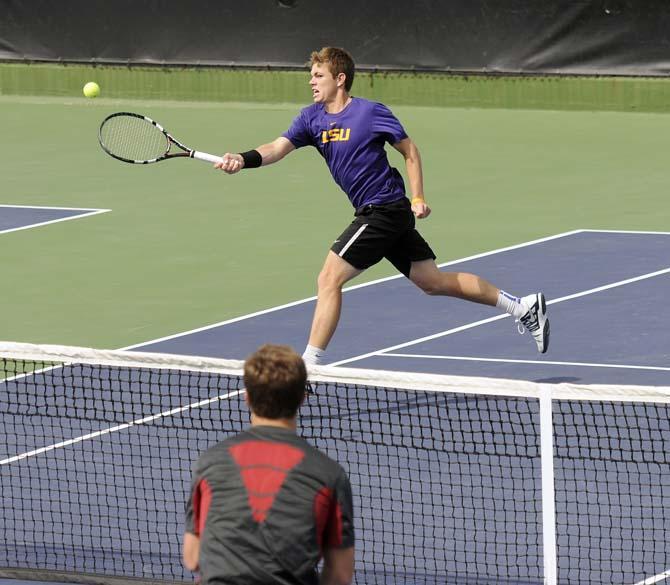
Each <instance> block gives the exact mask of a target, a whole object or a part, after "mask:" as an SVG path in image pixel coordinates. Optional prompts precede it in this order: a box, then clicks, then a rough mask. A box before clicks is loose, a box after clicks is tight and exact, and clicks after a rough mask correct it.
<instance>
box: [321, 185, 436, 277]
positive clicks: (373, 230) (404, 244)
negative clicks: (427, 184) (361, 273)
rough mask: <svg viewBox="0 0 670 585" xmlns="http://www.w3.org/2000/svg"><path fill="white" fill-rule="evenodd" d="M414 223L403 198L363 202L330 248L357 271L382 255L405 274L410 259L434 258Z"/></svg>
mask: <svg viewBox="0 0 670 585" xmlns="http://www.w3.org/2000/svg"><path fill="white" fill-rule="evenodd" d="M414 225H415V218H414V213H412V207H411V204H410V202H409V199H407V198H406V197H403V198H402V199H400V200H398V201H394V202H393V203H387V204H385V205H365V206H363V207H359V208H358V209H357V210H356V214H355V219H354V221H352V222H351V224H350V225H349V227H348V228H347V229H346V230H344V231H343V232H342V235H340V237H339V238H338V239H337V240H335V243H334V244H333V245H332V246H331V248H330V249H331V250H332V251H333V252H335V253H336V254H337V255H338V256H340V257H341V258H344V259H345V260H346V261H347V262H348V263H349V264H351V265H352V266H353V267H354V268H358V269H359V270H365V269H366V268H370V266H373V265H374V264H377V262H379V261H380V260H381V259H382V258H386V259H387V260H388V261H389V262H391V264H393V266H395V267H396V268H397V269H398V270H399V271H400V272H402V273H403V274H404V275H405V276H407V277H409V270H410V267H411V264H412V262H418V261H420V260H430V259H432V260H434V259H435V254H433V251H432V250H431V249H430V246H429V245H428V243H427V242H426V240H424V239H423V238H422V237H421V234H419V232H417V231H416V229H415V227H414Z"/></svg>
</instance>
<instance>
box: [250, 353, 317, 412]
mask: <svg viewBox="0 0 670 585" xmlns="http://www.w3.org/2000/svg"><path fill="white" fill-rule="evenodd" d="M306 383H307V371H306V368H305V362H303V360H302V358H301V357H300V356H299V355H298V354H297V353H295V352H294V351H293V350H292V349H291V348H290V347H288V346H287V345H272V344H266V345H263V346H261V347H260V348H259V349H258V350H257V351H256V352H255V353H253V354H251V355H250V356H249V357H248V358H247V359H246V361H245V362H244V385H245V386H246V389H247V398H248V400H249V407H250V408H251V410H252V412H253V413H254V414H256V415H258V416H260V417H263V418H270V419H278V418H293V417H294V416H295V415H296V414H297V412H298V408H300V404H302V401H303V398H304V397H305V385H306Z"/></svg>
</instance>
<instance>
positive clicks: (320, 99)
mask: <svg viewBox="0 0 670 585" xmlns="http://www.w3.org/2000/svg"><path fill="white" fill-rule="evenodd" d="M353 81H354V61H353V59H352V58H351V55H349V53H347V52H346V51H345V50H343V49H339V48H334V47H324V48H323V49H321V50H320V51H318V52H314V53H312V55H311V79H310V82H309V83H310V86H311V88H312V98H313V100H314V103H313V104H312V105H311V106H308V107H306V108H304V109H303V110H302V111H301V112H300V114H299V115H298V116H297V117H296V118H295V120H293V124H292V125H291V127H290V128H289V129H288V131H287V132H285V133H284V134H283V135H282V136H280V137H279V138H277V139H276V140H274V141H273V142H270V143H269V144H263V145H262V146H259V147H257V148H256V149H254V150H250V151H248V152H243V153H239V154H232V153H226V154H225V155H224V156H223V161H222V162H221V163H218V164H216V165H215V166H216V167H217V168H219V169H221V170H223V171H225V172H227V173H229V174H232V173H236V172H238V171H240V170H241V169H243V168H247V169H250V168H255V167H259V166H262V165H269V164H272V163H275V162H277V161H279V160H281V159H282V158H284V157H285V156H286V155H287V154H288V153H290V152H291V151H293V150H295V149H296V148H301V147H303V146H308V145H311V146H314V147H316V148H317V150H318V151H319V152H320V153H321V155H322V156H323V157H324V159H325V160H326V164H327V165H328V168H329V169H330V172H331V174H332V176H333V178H334V179H335V182H336V183H337V184H338V185H339V186H340V187H341V188H342V190H343V191H344V192H345V193H346V194H347V196H348V197H349V200H350V201H351V203H352V205H353V206H354V208H355V210H356V212H355V214H354V215H355V218H354V220H353V222H352V223H351V224H350V225H349V227H347V228H346V229H345V230H344V232H343V233H342V234H341V235H340V237H339V238H337V239H336V240H335V243H334V244H333V245H332V246H331V248H330V252H329V253H328V255H327V257H326V261H325V263H324V265H323V268H322V270H321V273H320V274H319V278H318V295H317V303H316V309H315V312H314V320H313V321H312V329H311V332H310V336H309V342H308V345H307V347H306V349H305V353H304V354H303V358H304V359H305V362H306V363H308V364H317V363H321V362H322V361H323V360H324V359H325V351H326V347H327V346H328V343H329V342H330V339H331V337H332V336H333V333H334V332H335V328H336V327H337V323H338V321H339V318H340V308H341V304H342V287H343V286H344V284H345V283H346V282H348V281H349V280H351V279H352V278H354V277H355V276H357V275H358V274H360V273H361V272H362V271H363V270H365V269H366V268H369V267H370V266H372V265H373V264H376V263H377V262H379V261H380V260H381V259H382V258H386V259H388V260H389V261H390V262H391V263H392V264H393V265H394V266H395V267H396V268H397V269H398V270H399V271H400V272H402V273H403V274H404V275H405V276H406V277H408V278H409V279H410V280H411V281H412V282H413V283H414V284H416V285H417V286H418V287H419V288H420V289H422V290H423V291H424V292H426V293H427V294H429V295H446V296H452V297H458V298H461V299H465V300H468V301H474V302H476V303H482V304H485V305H491V306H496V307H499V308H500V309H502V310H504V311H506V312H507V313H509V314H510V315H512V316H514V317H515V318H516V320H517V321H519V322H520V323H521V327H520V329H519V330H520V331H521V333H523V331H524V328H525V329H528V331H530V332H531V334H532V336H533V338H534V339H535V342H536V343H537V349H538V351H540V353H545V352H546V351H547V349H548V347H549V320H548V318H547V309H546V303H545V299H544V295H543V294H542V293H535V294H531V295H528V296H525V297H521V298H519V297H516V296H513V295H510V294H508V293H506V292H504V291H501V290H499V289H498V288H496V287H495V286H493V285H492V284H491V283H490V282H488V281H486V280H484V279H483V278H480V277H479V276H476V275H474V274H468V273H465V272H440V270H439V269H438V268H437V265H436V264H435V254H433V251H432V250H431V248H430V246H429V245H428V244H427V243H426V241H425V240H424V239H423V238H422V237H421V235H420V234H419V233H418V232H417V231H416V229H415V227H414V223H415V221H414V220H415V217H416V218H419V219H421V218H424V217H428V215H430V207H428V204H427V203H426V200H425V198H424V192H423V173H422V167H421V157H420V156H419V151H418V149H417V147H416V145H415V144H414V142H412V139H411V138H409V137H408V136H407V134H406V132H405V130H404V129H403V127H402V125H401V124H400V122H399V121H398V120H397V118H396V117H395V116H394V115H393V114H392V113H391V111H390V110H389V109H388V108H387V107H386V106H384V105H383V104H379V103H375V102H371V101H368V100H365V99H362V98H358V97H353V96H351V94H350V93H349V92H350V91H351V85H352V83H353ZM386 142H388V143H389V144H391V145H392V146H393V148H395V149H396V150H397V151H398V152H400V154H401V155H402V156H403V157H404V159H405V165H406V168H407V176H408V178H409V184H410V190H411V193H412V199H411V201H410V200H408V199H407V197H406V195H405V185H404V182H403V179H402V177H401V175H400V173H399V172H398V171H397V170H396V169H394V168H393V167H391V166H390V165H389V162H388V159H387V156H386V151H385V149H384V145H385V143H386Z"/></svg>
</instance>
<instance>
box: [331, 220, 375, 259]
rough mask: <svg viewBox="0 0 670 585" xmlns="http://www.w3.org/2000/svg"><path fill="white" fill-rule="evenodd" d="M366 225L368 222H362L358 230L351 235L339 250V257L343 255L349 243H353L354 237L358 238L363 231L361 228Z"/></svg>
mask: <svg viewBox="0 0 670 585" xmlns="http://www.w3.org/2000/svg"><path fill="white" fill-rule="evenodd" d="M366 227H368V224H367V223H364V224H363V225H362V226H361V227H359V228H358V231H357V232H356V233H355V234H354V235H353V236H351V239H350V240H349V241H348V242H347V243H346V244H345V245H344V248H342V249H341V250H340V253H339V254H338V256H339V257H340V258H343V257H344V253H345V252H346V251H347V250H348V249H349V247H350V246H351V244H353V243H354V242H355V241H356V238H358V236H360V235H361V234H362V233H363V230H364V229H365V228H366Z"/></svg>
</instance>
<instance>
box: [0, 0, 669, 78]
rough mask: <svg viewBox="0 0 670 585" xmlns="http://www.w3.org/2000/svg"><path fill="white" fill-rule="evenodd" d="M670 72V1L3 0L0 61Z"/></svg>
mask: <svg viewBox="0 0 670 585" xmlns="http://www.w3.org/2000/svg"><path fill="white" fill-rule="evenodd" d="M324 45H337V46H343V47H345V48H347V49H348V50H349V51H351V53H352V54H353V56H354V58H355V59H356V62H357V64H358V65H359V67H361V68H380V69H399V70H403V69H417V70H429V71H470V72H500V73H519V72H521V73H576V74H615V75H666V74H668V73H669V72H670V0H414V1H399V0H358V1H356V0H328V1H326V0H236V1H235V2H232V1H229V0H0V60H29V61H62V62H68V61H73V62H92V63H137V64H175V65H176V64H181V65H187V64H192V65H198V64H199V65H226V66H253V67H266V66H273V67H291V68H294V67H300V66H302V65H304V63H305V61H306V60H307V58H308V56H309V53H310V51H311V50H313V49H315V48H320V47H321V46H324Z"/></svg>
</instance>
